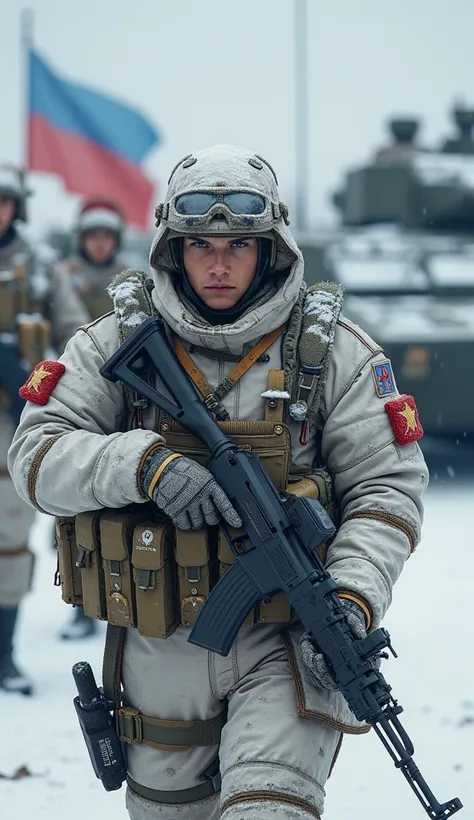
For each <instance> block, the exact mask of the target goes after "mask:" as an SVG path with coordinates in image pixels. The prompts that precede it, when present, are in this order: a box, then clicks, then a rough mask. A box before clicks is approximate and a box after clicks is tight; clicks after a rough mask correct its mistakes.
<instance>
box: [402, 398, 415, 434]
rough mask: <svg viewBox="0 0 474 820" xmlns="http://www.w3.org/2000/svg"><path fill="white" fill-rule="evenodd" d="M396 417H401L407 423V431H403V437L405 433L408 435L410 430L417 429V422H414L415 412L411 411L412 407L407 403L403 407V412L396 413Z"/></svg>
mask: <svg viewBox="0 0 474 820" xmlns="http://www.w3.org/2000/svg"><path fill="white" fill-rule="evenodd" d="M398 415H399V416H403V418H404V419H405V421H406V423H407V429H406V430H405V435H406V434H407V433H409V431H410V430H416V428H417V427H418V424H417V421H416V412H415V410H413V408H412V407H410V405H409V404H408V403H407V402H405V404H404V406H403V410H399V411H398Z"/></svg>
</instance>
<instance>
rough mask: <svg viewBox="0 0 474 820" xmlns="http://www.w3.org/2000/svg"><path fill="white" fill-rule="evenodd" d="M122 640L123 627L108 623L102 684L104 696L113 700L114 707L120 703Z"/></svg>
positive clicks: (123, 634)
mask: <svg viewBox="0 0 474 820" xmlns="http://www.w3.org/2000/svg"><path fill="white" fill-rule="evenodd" d="M124 642H125V627H122V626H113V624H111V623H108V624H107V632H106V634H105V646H104V658H103V661H102V686H103V689H104V695H105V697H106V698H107V700H111V701H113V702H114V704H115V708H116V709H117V708H118V707H119V705H120V671H121V667H122V653H123V645H124Z"/></svg>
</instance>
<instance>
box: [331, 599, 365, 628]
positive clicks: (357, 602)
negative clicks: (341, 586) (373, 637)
mask: <svg viewBox="0 0 474 820" xmlns="http://www.w3.org/2000/svg"><path fill="white" fill-rule="evenodd" d="M337 594H338V596H339V598H345V600H347V601H352V602H353V603H354V604H357V605H358V606H360V608H361V609H362V610H363V612H364V615H365V620H366V626H365V628H366V629H370V627H371V624H372V611H371V609H370V607H369V605H368V604H367V602H366V601H364V599H363V598H359V596H358V595H356V594H355V593H354V592H346V591H345V590H344V591H341V590H339V592H338V593H337Z"/></svg>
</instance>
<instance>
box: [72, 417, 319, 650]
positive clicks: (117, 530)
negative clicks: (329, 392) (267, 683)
mask: <svg viewBox="0 0 474 820" xmlns="http://www.w3.org/2000/svg"><path fill="white" fill-rule="evenodd" d="M220 426H221V428H222V429H223V431H224V432H225V433H226V434H227V435H229V436H230V437H231V438H232V439H233V441H234V442H235V443H236V444H237V445H238V446H239V447H241V448H242V449H244V450H247V451H248V452H251V453H253V454H255V455H257V456H259V458H260V459H261V461H262V463H263V465H264V467H265V469H266V470H267V472H268V474H269V476H270V477H271V479H272V481H273V482H274V484H275V486H276V487H278V489H280V490H286V491H287V492H289V493H293V494H296V495H302V496H306V497H309V498H319V499H320V500H321V502H322V503H323V504H324V505H325V506H326V505H327V504H328V503H329V501H330V499H331V498H332V494H331V488H330V479H329V476H328V474H327V473H326V472H325V471H322V470H321V471H319V472H318V473H317V474H315V475H311V476H305V477H292V479H291V482H290V483H288V482H289V459H290V434H289V430H288V428H287V427H286V425H285V424H283V422H281V421H269V420H265V421H225V422H222V423H221V425H220ZM160 432H161V433H162V434H163V436H165V437H166V441H167V445H168V446H169V447H170V448H171V449H172V450H175V451H177V452H180V453H183V454H184V455H186V456H188V457H190V458H193V459H195V460H196V461H198V462H199V463H201V464H203V465H204V466H208V465H209V460H210V455H209V452H208V450H206V448H205V447H204V446H203V445H202V443H201V442H200V441H199V439H197V438H195V437H194V436H192V435H190V434H189V433H188V432H187V431H186V430H185V429H184V428H183V427H181V426H180V425H179V424H177V423H176V422H174V421H171V420H169V419H162V420H161V421H160ZM56 533H57V546H58V551H59V556H58V558H59V575H60V582H61V586H62V598H63V600H64V601H65V602H66V603H69V604H83V606H84V612H85V614H86V615H89V616H90V617H92V618H98V619H99V620H106V621H108V622H109V624H112V625H113V626H117V627H125V626H131V627H135V628H136V629H138V631H139V633H140V634H141V635H143V636H144V637H147V638H167V637H168V636H169V635H171V634H172V632H174V630H175V629H176V627H177V626H178V624H182V625H183V626H188V627H192V626H193V625H194V623H195V622H196V620H197V618H198V616H199V613H200V611H201V609H202V606H203V604H204V603H205V601H206V599H207V597H208V595H209V592H210V591H211V589H212V588H213V587H214V586H215V584H216V583H217V582H218V580H219V578H220V577H221V576H222V575H223V574H224V573H225V572H226V571H227V570H228V569H229V567H230V566H231V565H232V563H233V562H234V554H233V552H232V550H231V549H230V546H229V544H228V542H227V539H226V538H225V536H224V533H223V532H222V530H220V529H218V528H217V527H208V528H206V529H202V530H197V531H195V530H175V528H174V526H173V524H172V523H171V522H170V520H169V519H168V518H167V517H166V516H164V515H163V514H162V513H160V511H159V510H158V508H157V507H156V505H155V504H153V503H152V502H149V503H147V504H143V505H142V504H139V505H131V506H130V507H126V508H123V509H121V510H95V511H92V512H85V513H80V514H79V515H77V516H76V518H75V519H70V518H59V519H57V521H56ZM326 551H327V547H326V545H325V544H322V545H321V546H320V547H319V548H318V552H319V556H320V558H321V559H322V560H323V561H324V559H325V557H326ZM291 620H292V611H291V607H290V606H289V604H288V601H287V600H286V598H285V596H284V595H283V594H282V593H280V594H277V595H275V596H273V598H271V599H268V600H265V601H261V602H260V604H258V605H257V606H256V607H255V609H254V610H252V612H250V613H249V615H248V617H247V618H246V621H245V625H246V626H251V625H253V624H256V623H287V622H289V621H291Z"/></svg>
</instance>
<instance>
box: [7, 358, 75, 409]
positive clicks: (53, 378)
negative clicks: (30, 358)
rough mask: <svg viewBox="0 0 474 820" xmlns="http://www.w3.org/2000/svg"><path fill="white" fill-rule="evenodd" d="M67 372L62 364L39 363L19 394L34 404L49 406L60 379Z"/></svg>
mask: <svg viewBox="0 0 474 820" xmlns="http://www.w3.org/2000/svg"><path fill="white" fill-rule="evenodd" d="M65 371H66V367H65V365H63V364H62V362H51V361H44V362H39V364H37V365H36V367H35V369H34V370H33V372H32V373H31V375H30V376H29V377H28V379H27V380H26V382H25V384H24V385H23V387H20V390H19V393H20V396H21V398H22V399H25V400H26V401H32V402H33V403H34V404H47V401H48V399H49V397H50V395H51V393H52V392H53V390H54V388H55V387H56V385H57V383H58V381H59V379H60V378H61V376H62V375H63V373H64V372H65Z"/></svg>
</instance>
